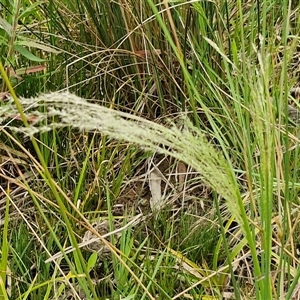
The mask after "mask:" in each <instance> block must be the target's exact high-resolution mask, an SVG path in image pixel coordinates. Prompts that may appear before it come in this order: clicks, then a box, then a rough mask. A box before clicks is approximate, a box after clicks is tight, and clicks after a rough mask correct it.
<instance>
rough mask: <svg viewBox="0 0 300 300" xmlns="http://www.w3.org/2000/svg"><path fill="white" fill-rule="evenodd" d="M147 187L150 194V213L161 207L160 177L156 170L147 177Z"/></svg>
mask: <svg viewBox="0 0 300 300" xmlns="http://www.w3.org/2000/svg"><path fill="white" fill-rule="evenodd" d="M149 187H150V192H151V196H152V197H151V199H150V207H151V210H152V211H158V210H160V209H161V208H162V206H163V203H162V202H163V201H162V195H161V176H160V174H159V172H158V171H157V170H155V169H154V170H153V171H152V172H151V173H150V175H149Z"/></svg>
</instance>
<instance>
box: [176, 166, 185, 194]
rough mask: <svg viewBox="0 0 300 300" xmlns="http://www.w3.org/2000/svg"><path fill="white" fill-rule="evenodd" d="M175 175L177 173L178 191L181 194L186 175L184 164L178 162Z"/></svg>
mask: <svg viewBox="0 0 300 300" xmlns="http://www.w3.org/2000/svg"><path fill="white" fill-rule="evenodd" d="M177 173H178V191H179V192H182V190H183V186H184V182H185V177H186V173H187V168H186V164H184V163H183V162H181V161H180V162H178V164H177Z"/></svg>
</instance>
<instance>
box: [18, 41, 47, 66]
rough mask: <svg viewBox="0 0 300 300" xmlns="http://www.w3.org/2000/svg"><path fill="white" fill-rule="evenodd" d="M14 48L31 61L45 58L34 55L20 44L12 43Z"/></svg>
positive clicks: (40, 60) (39, 60)
mask: <svg viewBox="0 0 300 300" xmlns="http://www.w3.org/2000/svg"><path fill="white" fill-rule="evenodd" d="M14 48H15V50H16V51H17V52H19V53H20V54H21V55H23V56H24V57H26V58H27V59H29V60H31V61H36V62H43V61H46V60H45V59H42V58H40V57H37V56H35V55H34V54H32V53H31V52H30V51H28V50H27V49H25V48H24V47H22V46H20V45H14Z"/></svg>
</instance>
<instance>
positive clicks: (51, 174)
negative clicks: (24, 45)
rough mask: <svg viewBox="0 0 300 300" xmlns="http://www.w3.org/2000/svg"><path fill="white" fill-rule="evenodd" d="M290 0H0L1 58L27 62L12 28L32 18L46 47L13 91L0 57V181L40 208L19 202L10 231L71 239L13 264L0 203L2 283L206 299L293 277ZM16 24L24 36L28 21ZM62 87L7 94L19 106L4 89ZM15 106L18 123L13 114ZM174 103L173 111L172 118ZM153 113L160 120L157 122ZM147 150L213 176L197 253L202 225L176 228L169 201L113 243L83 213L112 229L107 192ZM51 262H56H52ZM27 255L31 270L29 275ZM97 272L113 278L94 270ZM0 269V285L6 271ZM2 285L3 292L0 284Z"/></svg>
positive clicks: (262, 290) (293, 22)
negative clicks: (11, 275)
mask: <svg viewBox="0 0 300 300" xmlns="http://www.w3.org/2000/svg"><path fill="white" fill-rule="evenodd" d="M291 4H292V3H289V2H287V1H286V2H284V3H282V2H280V3H279V2H278V1H273V2H272V3H268V2H265V1H257V3H255V4H251V3H246V4H243V3H241V1H238V2H237V3H236V2H234V1H224V2H222V1H221V2H220V3H213V2H198V1H188V2H185V3H175V2H174V3H167V2H163V3H161V4H159V5H158V4H156V3H155V2H154V1H151V0H148V1H144V2H142V3H139V5H137V3H136V2H134V1H132V2H131V1H123V2H122V4H119V3H116V2H114V3H111V2H110V1H96V2H95V3H93V4H91V3H90V2H89V1H82V2H80V3H79V2H76V1H75V2H74V1H71V0H69V1H52V2H51V4H50V5H49V6H41V7H39V10H35V9H34V8H35V7H36V6H35V5H29V6H28V12H29V13H28V14H27V13H23V14H22V9H24V8H23V7H22V5H21V1H15V2H14V3H13V4H11V5H12V6H11V9H10V12H9V10H7V9H6V13H7V14H9V17H8V18H7V19H8V22H9V24H10V25H11V26H12V27H11V28H12V31H11V32H12V34H8V32H6V34H7V35H6V40H7V41H9V42H8V43H6V44H5V46H3V47H2V57H6V59H5V65H6V67H10V66H12V67H13V68H19V67H22V64H23V63H24V64H26V62H27V60H26V59H24V57H23V58H22V59H20V58H21V57H22V53H21V52H17V51H15V50H16V49H18V48H16V49H15V48H14V45H16V44H17V43H18V42H19V40H18V37H20V36H21V35H17V34H16V33H17V30H18V29H20V28H21V29H24V28H26V27H25V25H26V24H30V25H31V24H32V26H31V27H30V28H31V29H32V30H33V28H35V29H37V30H34V31H30V34H31V33H32V32H34V33H35V38H36V40H37V41H39V42H40V43H44V45H48V46H51V49H56V50H59V51H60V55H56V54H55V52H51V51H50V53H51V54H50V55H49V56H45V52H43V53H42V54H43V58H48V57H50V59H49V63H48V68H49V69H48V72H45V74H44V75H43V76H41V77H40V78H39V76H38V75H37V72H36V73H33V77H35V78H33V80H36V79H37V80H39V84H38V85H34V86H33V85H32V88H30V89H28V86H29V85H28V83H29V82H30V78H28V77H26V78H24V79H23V80H21V82H20V83H19V84H16V82H13V85H14V89H13V88H12V86H11V83H10V82H9V80H8V79H7V78H6V77H5V76H6V75H5V73H4V71H3V70H2V78H4V81H5V85H4V86H5V90H6V89H7V88H8V89H9V90H10V92H11V95H12V98H13V100H14V101H15V102H13V101H10V102H6V103H5V104H3V106H2V107H1V109H0V117H1V122H2V124H6V125H5V128H6V129H5V130H2V132H3V133H4V135H5V142H6V143H7V141H9V142H10V146H11V149H13V148H16V149H15V151H8V150H7V148H3V147H1V151H2V152H4V153H5V156H8V157H9V158H10V159H9V160H6V162H5V168H6V169H5V171H4V173H3V174H2V179H3V180H4V181H6V183H7V182H9V183H10V186H11V184H15V185H16V187H18V188H21V189H22V190H26V191H28V192H29V195H30V197H28V199H31V200H33V203H34V206H31V207H32V209H33V210H34V211H35V212H38V216H39V217H38V218H37V219H33V220H32V223H33V224H38V226H37V228H36V229H35V227H32V226H31V224H30V222H29V223H28V222H26V219H27V218H26V217H24V213H23V212H22V210H20V211H19V212H18V214H19V215H20V216H23V219H24V222H25V223H26V226H27V229H25V227H22V232H23V233H24V236H26V235H27V234H28V232H30V234H34V236H35V241H38V244H39V245H40V246H41V248H40V249H44V251H45V252H46V253H48V251H49V253H51V254H53V253H55V252H57V251H62V252H64V248H65V247H67V246H70V245H72V246H73V247H74V248H75V249H76V250H75V251H74V252H73V253H72V254H65V255H64V258H63V260H62V261H55V262H54V263H53V269H54V271H53V273H51V276H48V275H47V273H48V271H49V268H50V267H49V265H47V264H45V263H44V262H43V259H41V257H42V255H39V253H36V254H35V256H34V257H35V262H34V261H32V262H28V261H27V262H26V263H27V265H26V266H25V268H22V264H21V259H20V257H21V258H22V257H23V256H22V255H20V251H21V250H20V249H19V248H18V247H16V245H15V244H16V237H15V236H14V234H16V233H17V232H16V231H14V228H13V226H12V224H13V223H11V222H12V221H10V220H9V219H8V217H6V218H5V230H4V231H3V236H2V240H3V241H5V240H7V238H8V236H9V234H12V242H11V244H12V245H13V247H12V249H19V250H17V251H16V252H13V250H11V251H9V250H8V249H7V248H5V243H2V244H1V247H2V257H1V270H2V271H4V272H5V271H6V270H7V268H10V269H11V270H13V272H18V271H19V270H22V274H23V275H22V276H24V278H26V280H25V282H23V284H20V285H19V287H20V291H14V292H15V293H14V294H13V295H14V296H16V297H17V296H19V298H20V299H21V298H26V297H27V296H28V295H29V294H30V296H32V297H37V298H38V297H39V295H42V294H43V293H44V292H45V290H46V295H47V296H46V297H48V298H51V297H52V298H53V297H54V296H57V297H59V296H62V295H63V294H64V293H65V294H66V296H67V294H68V293H70V291H71V293H72V295H74V297H75V298H76V297H77V298H80V297H83V296H82V295H83V294H84V295H85V297H86V298H88V299H92V298H94V299H96V297H103V298H104V297H107V296H108V295H109V296H112V295H116V297H123V298H125V297H135V298H139V299H140V298H141V299H143V298H147V297H148V298H149V299H153V298H154V297H156V296H157V295H159V298H164V299H176V298H179V297H181V296H182V295H185V294H188V293H189V294H190V295H189V296H192V297H194V298H196V297H198V296H200V295H211V296H214V297H215V298H219V297H221V296H222V294H223V293H224V292H227V293H230V295H232V293H235V298H236V299H241V298H242V299H244V298H251V297H252V298H254V297H255V298H256V299H271V298H273V297H274V298H276V297H278V298H279V297H287V298H289V297H290V296H291V295H292V293H293V292H294V291H295V286H296V284H297V281H298V278H299V275H300V273H299V272H298V271H297V269H296V265H297V262H298V261H297V258H296V257H297V255H296V249H295V247H294V245H296V244H297V240H296V232H297V228H296V227H295V226H293V224H294V223H295V222H296V221H297V220H298V215H297V213H296V208H297V205H298V199H297V190H298V184H297V182H298V165H297V161H298V160H297V155H298V150H297V143H298V138H297V134H298V127H297V126H295V127H292V126H290V124H289V119H288V114H289V107H288V102H289V101H290V102H293V103H294V105H296V106H297V104H296V103H295V102H296V101H295V99H289V91H290V88H291V87H292V86H293V85H294V83H295V70H294V67H293V64H294V61H295V59H297V55H294V53H296V44H297V37H296V33H297V32H298V31H299V25H300V24H299V20H298V18H297V6H295V7H293V5H291ZM33 12H34V14H32V13H33ZM43 14H45V15H47V16H50V20H49V22H46V23H43V18H44V17H43ZM33 20H34V22H33ZM20 22H22V23H20ZM18 23H19V25H20V26H19V27H18V25H17V24H18ZM33 23H34V24H33ZM43 24H47V27H45V26H44V25H43ZM111 24H114V26H111ZM26 26H27V25H26ZM23 34H24V35H23ZM22 36H24V39H28V36H27V33H26V31H24V32H22ZM274 41H275V42H274ZM49 49H50V48H48V50H49ZM73 49H75V50H73ZM29 50H30V51H31V53H32V54H34V55H35V56H36V57H39V54H41V53H40V52H39V50H37V48H34V47H31V48H29ZM46 52H47V51H46ZM24 53H25V52H23V54H24ZM47 53H48V52H47ZM23 56H24V55H23ZM14 57H15V58H19V59H13V60H12V58H14ZM10 79H11V80H10V81H12V78H10ZM65 87H68V88H69V90H70V91H72V92H76V94H77V95H78V96H82V98H80V97H77V96H75V95H72V94H70V93H53V94H49V95H47V94H46V95H42V96H39V97H37V98H36V99H24V98H23V99H20V101H21V104H22V107H21V106H20V105H19V102H18V98H17V97H16V96H15V95H14V90H16V91H17V92H18V94H19V95H20V94H21V95H24V96H32V95H35V94H36V93H37V92H38V93H39V92H42V91H50V90H56V89H59V88H65ZM84 98H94V100H93V101H86V100H84ZM95 99H99V100H98V101H96V100H95ZM15 104H16V106H15ZM99 104H102V106H99ZM103 106H106V107H110V108H114V109H115V110H112V109H107V108H105V107H103ZM16 107H17V109H16ZM120 111H123V113H122V112H120ZM124 111H126V112H131V114H130V115H129V114H125V113H124ZM19 114H20V119H22V121H23V123H24V124H25V126H23V124H22V123H21V122H20V121H13V122H11V119H12V118H15V117H16V116H18V115H19ZM178 114H179V115H180V116H182V115H184V117H183V118H179V121H177V116H178ZM166 115H168V116H169V117H170V118H171V119H173V122H172V121H171V122H169V121H166V120H165V119H164V118H163V117H164V116H166ZM137 116H143V117H146V118H148V119H152V120H155V121H156V123H151V122H149V121H146V120H145V119H143V118H140V117H137ZM175 116H176V118H175ZM18 122H19V123H18ZM160 123H164V126H162V124H160ZM78 129H79V130H78ZM16 132H17V133H16ZM23 133H26V134H27V135H28V137H27V138H26V139H24V138H23V137H22V134H23ZM25 140H26V142H24V141H25ZM116 140H117V141H118V142H116ZM124 141H125V142H124ZM30 143H32V145H30ZM132 144H134V146H132ZM29 145H30V146H29ZM140 148H141V149H144V150H146V151H147V154H145V155H143V154H141V151H140V150H139V149H140ZM20 150H21V151H23V152H24V155H21V154H20V153H21V151H20ZM152 152H158V153H161V154H163V155H167V156H172V157H174V158H176V159H177V160H180V161H182V162H185V163H186V164H187V165H189V166H191V167H193V169H195V170H196V171H198V172H200V174H201V177H203V181H204V182H205V184H206V185H207V187H210V188H211V190H212V192H211V196H210V199H209V200H210V201H211V205H210V209H211V211H213V213H211V214H208V215H206V217H207V218H208V219H209V222H212V221H215V220H214V218H215V216H217V219H218V226H217V228H218V230H216V232H213V234H212V240H213V241H215V242H214V244H215V246H214V247H213V248H214V249H213V250H212V253H211V255H210V254H208V253H207V254H204V253H205V251H204V249H201V253H202V255H203V256H205V257H203V259H202V260H199V258H197V256H198V252H197V251H198V250H199V249H200V248H199V245H197V241H198V239H199V240H201V238H202V235H198V234H196V233H195V237H194V236H192V237H191V236H190V235H188V237H190V239H188V238H185V237H186V233H185V232H186V230H188V226H190V223H191V222H194V219H193V218H190V217H189V216H188V214H187V215H185V214H183V216H182V220H186V222H183V221H182V222H181V223H180V224H181V225H180V226H181V227H184V226H186V227H185V228H182V230H178V220H176V219H175V217H174V219H172V218H171V219H170V220H169V219H168V217H169V216H170V212H169V211H167V212H166V215H164V212H163V211H162V212H161V213H160V215H158V216H152V217H151V213H150V216H149V219H150V221H151V222H154V226H152V227H151V226H146V225H143V224H141V225H140V226H141V227H140V228H139V229H136V228H135V230H140V235H139V234H137V235H135V232H134V231H132V230H131V228H128V230H125V231H123V232H122V238H121V241H119V240H117V239H115V238H114V237H113V236H112V237H111V239H110V240H109V242H108V240H104V239H103V238H101V236H100V234H99V232H96V231H95V229H94V228H92V226H91V223H92V220H91V219H93V220H94V219H99V218H100V219H101V218H103V217H105V218H107V216H109V217H110V219H109V221H110V227H111V228H110V229H111V230H113V229H114V220H113V219H114V216H112V213H111V212H112V207H113V205H114V202H117V200H118V197H119V195H120V194H121V192H122V189H123V188H124V186H126V184H127V181H128V180H130V177H131V176H135V174H134V172H137V173H138V171H137V169H139V172H140V170H141V169H142V167H141V165H142V164H140V162H142V163H143V161H144V159H146V158H148V157H149V155H151V154H149V153H152ZM67 157H70V158H67ZM24 162H25V163H24ZM9 166H10V169H9V168H8V167H9ZM29 170H30V172H28V171H29ZM15 177H16V178H15ZM201 184H203V182H201ZM7 187H8V185H7ZM13 188H14V189H15V186H13ZM5 195H6V199H7V202H6V207H7V211H8V207H9V204H10V203H11V204H13V203H14V197H15V194H12V193H11V192H10V190H9V187H8V188H7V190H6V191H5ZM137 198H138V199H139V200H141V199H140V198H142V196H141V195H139V196H138V197H137ZM31 203H32V202H31ZM16 207H18V206H17V205H16ZM33 207H34V208H33ZM179 215H180V214H178V216H179ZM6 216H7V215H6ZM54 220H55V221H54ZM173 220H174V222H173ZM124 222H125V221H124ZM160 222H161V224H163V226H161V224H160ZM56 223H57V224H59V225H57V226H55V224H56ZM187 224H188V225H187ZM206 224H207V223H205V224H202V227H200V229H199V230H202V231H204V229H205V228H206V227H205V226H206ZM9 225H11V226H9ZM83 228H85V229H89V230H90V231H92V232H93V234H95V235H96V236H99V238H100V239H101V241H102V242H103V243H104V244H105V245H106V246H107V247H109V248H110V249H111V251H112V253H113V256H112V259H111V261H108V262H107V263H106V264H104V267H103V268H102V267H100V268H102V269H101V271H96V270H97V264H98V263H99V265H101V262H96V261H95V257H96V255H94V254H88V253H86V252H85V251H84V250H82V249H81V248H79V247H78V240H80V238H79V237H78V236H76V234H79V235H80V234H81V233H82V231H83ZM150 228H152V231H151V232H150ZM20 230H21V229H20ZM26 230H28V232H27V231H26ZM161 230H162V232H161ZM158 233H161V236H157V234H158ZM201 233H202V232H201ZM41 236H43V238H44V237H45V240H44V239H41V238H40V237H41ZM203 236H204V237H205V238H206V239H209V237H208V236H207V235H205V234H203ZM47 239H48V240H47ZM180 239H183V241H182V243H181V244H180ZM153 243H154V244H155V246H156V248H155V249H153ZM24 244H26V242H24ZM177 244H179V247H176V245H177ZM180 245H181V246H180ZM25 247H26V245H25ZM118 249H119V250H118ZM120 250H121V251H120ZM189 250H191V251H189ZM199 251H200V250H199ZM25 252H26V251H25ZM10 253H14V255H12V257H13V259H12V263H11V264H10V262H9V255H10ZM49 253H48V254H47V255H50V254H49ZM211 256H212V257H211ZM64 262H66V265H67V271H66V272H64V271H63V270H62V269H61V266H62V264H64ZM220 263H223V265H220ZM30 264H35V265H36V266H37V268H38V269H39V271H41V273H42V274H43V275H44V276H37V277H35V276H34V274H33V275H32V274H31V275H32V276H31V277H30V276H29V277H28V274H29V273H28V270H27V269H28V268H30ZM16 266H17V267H16ZM245 268H246V269H247V271H243V270H245ZM26 272H27V273H26ZM99 274H102V275H103V277H105V276H107V275H108V274H113V276H112V277H107V278H106V280H105V281H101V280H100V282H99V281H97V280H96V278H97V276H98V275H99ZM240 274H242V275H241V276H239V275H240ZM243 276H245V277H246V278H245V280H243ZM171 278H172V280H171ZM1 279H2V282H3V283H4V281H5V280H7V279H8V278H7V276H4V275H3V276H1ZM257 279H260V280H257ZM30 281H31V282H30ZM169 281H172V282H171V284H170V282H169ZM57 282H58V283H57ZM65 283H67V284H65ZM78 284H79V285H78ZM67 285H68V287H67ZM226 285H229V286H230V288H227V289H226ZM249 285H250V286H251V287H250V288H249ZM46 286H47V288H46ZM240 286H241V287H242V288H240ZM0 287H1V288H0V290H1V293H2V294H1V295H3V296H4V297H6V298H7V297H8V296H7V290H6V289H5V287H4V284H1V285H0ZM35 293H36V294H35ZM227 296H228V294H227Z"/></svg>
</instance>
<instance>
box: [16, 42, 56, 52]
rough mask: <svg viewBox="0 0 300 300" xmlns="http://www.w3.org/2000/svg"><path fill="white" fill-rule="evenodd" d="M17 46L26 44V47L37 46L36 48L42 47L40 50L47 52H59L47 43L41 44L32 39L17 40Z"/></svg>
mask: <svg viewBox="0 0 300 300" xmlns="http://www.w3.org/2000/svg"><path fill="white" fill-rule="evenodd" d="M14 45H15V46H16V45H18V46H26V47H31V48H35V49H40V50H43V51H45V52H48V53H55V54H57V53H59V51H57V50H55V49H54V48H52V47H49V46H47V45H44V44H41V43H38V42H36V41H30V40H21V41H16V42H15V44H14Z"/></svg>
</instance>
